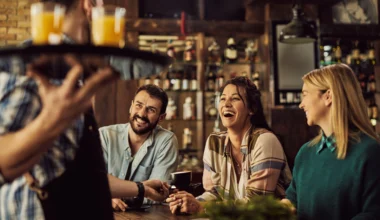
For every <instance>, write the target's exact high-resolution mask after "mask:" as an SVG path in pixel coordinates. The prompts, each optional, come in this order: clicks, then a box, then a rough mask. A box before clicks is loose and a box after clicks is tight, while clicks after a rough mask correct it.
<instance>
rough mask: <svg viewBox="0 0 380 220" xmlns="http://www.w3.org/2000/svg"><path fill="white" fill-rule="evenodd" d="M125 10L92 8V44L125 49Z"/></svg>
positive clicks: (103, 7)
mask: <svg viewBox="0 0 380 220" xmlns="http://www.w3.org/2000/svg"><path fill="white" fill-rule="evenodd" d="M125 15H126V10H125V8H121V7H116V6H97V7H93V8H92V25H91V32H92V43H93V44H94V45H97V46H111V47H124V44H125V40H124V36H125Z"/></svg>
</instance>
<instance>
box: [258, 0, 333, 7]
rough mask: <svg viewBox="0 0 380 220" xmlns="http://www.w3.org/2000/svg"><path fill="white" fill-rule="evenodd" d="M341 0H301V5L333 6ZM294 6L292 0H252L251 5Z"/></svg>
mask: <svg viewBox="0 0 380 220" xmlns="http://www.w3.org/2000/svg"><path fill="white" fill-rule="evenodd" d="M339 1H341V0H303V1H301V3H302V4H310V5H324V6H326V5H334V4H335V3H338V2H339ZM266 3H269V4H294V0H252V4H266Z"/></svg>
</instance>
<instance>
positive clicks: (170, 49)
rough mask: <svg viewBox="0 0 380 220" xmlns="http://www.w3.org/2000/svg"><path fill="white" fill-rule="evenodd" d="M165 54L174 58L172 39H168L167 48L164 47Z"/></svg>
mask: <svg viewBox="0 0 380 220" xmlns="http://www.w3.org/2000/svg"><path fill="white" fill-rule="evenodd" d="M166 54H167V55H168V56H169V57H172V58H173V59H175V55H176V54H175V48H174V45H173V40H172V39H169V40H168V45H167V48H166Z"/></svg>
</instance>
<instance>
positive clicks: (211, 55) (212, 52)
mask: <svg viewBox="0 0 380 220" xmlns="http://www.w3.org/2000/svg"><path fill="white" fill-rule="evenodd" d="M208 61H209V62H211V63H220V62H221V61H222V58H221V52H220V46H219V44H218V43H217V42H216V40H215V39H214V40H213V41H212V43H211V45H210V46H209V47H208Z"/></svg>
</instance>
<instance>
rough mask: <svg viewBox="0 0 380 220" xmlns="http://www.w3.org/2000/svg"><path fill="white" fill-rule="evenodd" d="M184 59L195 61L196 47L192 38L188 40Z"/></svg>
mask: <svg viewBox="0 0 380 220" xmlns="http://www.w3.org/2000/svg"><path fill="white" fill-rule="evenodd" d="M183 60H184V61H186V62H193V61H195V49H194V44H193V41H191V40H188V41H186V47H185V51H184V52H183Z"/></svg>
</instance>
